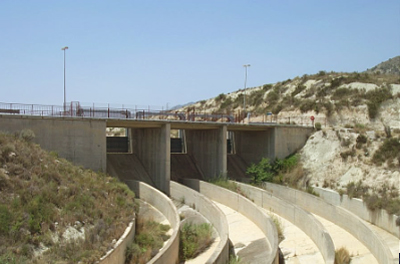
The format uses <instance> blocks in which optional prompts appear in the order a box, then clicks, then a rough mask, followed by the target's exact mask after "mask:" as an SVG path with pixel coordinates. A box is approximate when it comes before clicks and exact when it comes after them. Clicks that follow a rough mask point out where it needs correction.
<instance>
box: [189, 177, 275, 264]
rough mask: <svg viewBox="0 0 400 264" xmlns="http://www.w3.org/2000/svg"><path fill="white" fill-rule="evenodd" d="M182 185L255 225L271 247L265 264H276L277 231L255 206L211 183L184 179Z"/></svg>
mask: <svg viewBox="0 0 400 264" xmlns="http://www.w3.org/2000/svg"><path fill="white" fill-rule="evenodd" d="M183 183H184V184H185V185H186V186H188V187H190V188H192V189H194V190H196V191H198V192H200V193H201V194H204V195H205V196H207V197H208V198H210V199H211V200H214V201H216V202H218V203H221V204H223V205H226V206H228V207H230V208H232V209H233V210H235V211H237V212H239V213H241V214H243V215H244V216H246V217H247V218H248V219H249V220H251V221H252V222H253V223H254V224H255V225H257V226H258V228H260V229H261V230H262V232H263V233H264V234H265V236H266V238H267V240H268V241H269V244H270V246H271V254H270V255H269V256H268V258H267V259H266V260H265V263H268V264H269V263H271V264H272V263H276V264H277V263H278V261H279V256H278V231H277V229H276V226H275V224H274V222H273V220H272V219H271V218H270V217H269V216H268V215H267V214H266V213H264V212H263V211H262V210H261V209H260V208H259V207H258V206H257V205H256V204H254V203H253V202H252V201H250V200H249V199H247V198H245V197H244V196H242V195H240V194H238V193H235V192H232V191H229V190H227V189H225V188H222V187H219V186H216V185H214V184H211V183H207V182H203V181H199V180H192V179H185V180H183Z"/></svg>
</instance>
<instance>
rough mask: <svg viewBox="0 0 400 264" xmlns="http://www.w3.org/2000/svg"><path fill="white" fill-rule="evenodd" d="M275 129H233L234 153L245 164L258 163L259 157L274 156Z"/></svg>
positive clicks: (270, 157)
mask: <svg viewBox="0 0 400 264" xmlns="http://www.w3.org/2000/svg"><path fill="white" fill-rule="evenodd" d="M274 137H275V130H274V129H273V128H271V129H268V130H265V131H235V148H236V154H237V155H239V156H240V157H241V158H243V160H244V161H245V162H246V163H247V164H251V163H258V162H259V161H260V160H261V158H263V157H267V158H269V159H271V160H273V159H274V158H275V144H274Z"/></svg>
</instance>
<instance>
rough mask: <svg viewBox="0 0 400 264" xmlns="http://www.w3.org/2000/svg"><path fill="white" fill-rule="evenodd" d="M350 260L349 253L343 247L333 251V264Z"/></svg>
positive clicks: (344, 263) (342, 263)
mask: <svg viewBox="0 0 400 264" xmlns="http://www.w3.org/2000/svg"><path fill="white" fill-rule="evenodd" d="M350 261H351V258H350V253H349V251H348V250H347V249H346V248H345V247H341V248H339V249H338V250H336V251H335V264H349V263H350Z"/></svg>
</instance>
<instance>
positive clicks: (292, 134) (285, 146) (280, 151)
mask: <svg viewBox="0 0 400 264" xmlns="http://www.w3.org/2000/svg"><path fill="white" fill-rule="evenodd" d="M274 130H275V132H274V136H275V138H274V148H275V158H279V159H283V158H285V157H287V156H289V155H290V154H293V153H294V152H296V151H297V150H299V149H301V148H302V147H303V146H304V144H305V143H306V141H307V139H308V137H309V136H310V135H311V133H312V132H313V130H314V129H313V128H310V127H289V126H282V127H275V128H274Z"/></svg>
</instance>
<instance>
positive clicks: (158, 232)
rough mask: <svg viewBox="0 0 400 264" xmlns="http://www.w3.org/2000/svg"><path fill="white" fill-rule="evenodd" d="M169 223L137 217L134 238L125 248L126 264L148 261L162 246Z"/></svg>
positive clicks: (166, 236) (139, 263) (140, 263)
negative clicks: (164, 223)
mask: <svg viewBox="0 0 400 264" xmlns="http://www.w3.org/2000/svg"><path fill="white" fill-rule="evenodd" d="M170 228H171V227H170V226H169V225H163V224H160V223H158V222H155V221H153V220H151V219H150V220H147V219H139V220H138V221H136V234H135V240H134V242H133V243H132V244H130V245H129V246H128V248H127V250H126V261H125V263H126V264H134V263H135V264H144V263H147V262H148V261H150V260H151V259H152V258H153V257H154V256H155V255H156V254H157V253H158V251H159V250H160V249H161V248H162V246H163V244H164V241H166V240H168V239H169V236H168V235H166V233H167V232H168V230H170Z"/></svg>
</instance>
